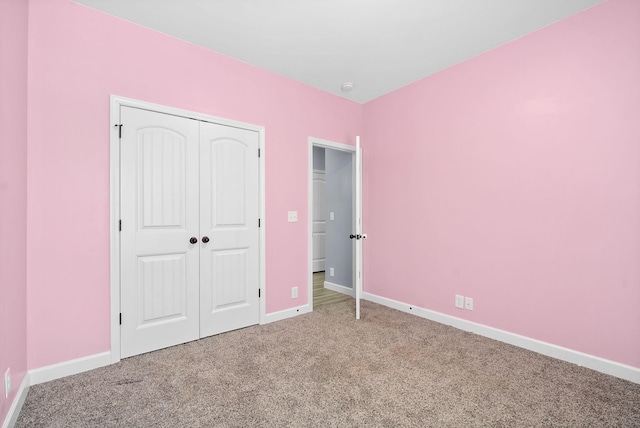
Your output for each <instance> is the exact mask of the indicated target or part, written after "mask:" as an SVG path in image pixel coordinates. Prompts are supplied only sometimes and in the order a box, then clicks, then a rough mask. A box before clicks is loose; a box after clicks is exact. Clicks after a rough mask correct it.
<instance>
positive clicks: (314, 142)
mask: <svg viewBox="0 0 640 428" xmlns="http://www.w3.org/2000/svg"><path fill="white" fill-rule="evenodd" d="M314 146H316V147H323V148H325V149H334V150H340V151H343V152H347V153H351V154H352V156H353V162H352V165H353V172H352V177H353V180H354V183H353V189H355V179H356V171H355V155H356V146H352V145H349V144H342V143H335V142H333V141H328V140H322V139H320V138H315V137H309V168H308V171H309V173H308V174H309V175H308V178H307V183H308V189H307V202H308V207H307V213H308V215H307V263H308V265H307V281H308V284H307V289H308V293H307V295H308V298H309V303H308V307H309V309H310V311H313V219H312V213H313V147H314ZM353 203H354V204H355V195H354V200H353ZM354 208H355V206H354ZM354 213H355V210H354ZM353 226H354V227H355V224H354V225H353ZM354 230H355V229H354ZM352 260H353V262H354V263H355V254H353V255H352ZM353 272H354V276H353V282H352V283H353V285H354V287H355V284H356V281H355V280H356V277H355V275H356V270H355V269H354V270H353ZM354 289H355V288H354Z"/></svg>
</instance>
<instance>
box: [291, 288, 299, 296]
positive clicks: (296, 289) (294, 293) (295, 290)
mask: <svg viewBox="0 0 640 428" xmlns="http://www.w3.org/2000/svg"><path fill="white" fill-rule="evenodd" d="M291 298H292V299H297V298H298V287H291Z"/></svg>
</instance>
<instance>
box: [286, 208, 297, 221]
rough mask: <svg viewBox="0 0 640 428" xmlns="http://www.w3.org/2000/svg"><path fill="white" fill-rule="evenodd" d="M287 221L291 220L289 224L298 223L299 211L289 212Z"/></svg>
mask: <svg viewBox="0 0 640 428" xmlns="http://www.w3.org/2000/svg"><path fill="white" fill-rule="evenodd" d="M287 219H288V220H289V223H294V222H296V221H298V211H289V212H288V213H287Z"/></svg>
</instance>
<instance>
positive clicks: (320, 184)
mask: <svg viewBox="0 0 640 428" xmlns="http://www.w3.org/2000/svg"><path fill="white" fill-rule="evenodd" d="M325 188H326V182H325V178H324V172H314V173H313V218H312V226H313V232H312V235H311V237H312V240H313V271H314V272H321V271H324V268H325V262H326V259H325V253H324V247H325V241H326V236H327V223H326V220H325V217H326V211H327V204H326V197H325V193H326V192H325Z"/></svg>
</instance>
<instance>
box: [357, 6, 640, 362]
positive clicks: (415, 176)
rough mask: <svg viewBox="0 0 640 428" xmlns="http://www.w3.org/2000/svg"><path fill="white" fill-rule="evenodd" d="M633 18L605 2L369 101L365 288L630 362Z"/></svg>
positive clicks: (636, 239)
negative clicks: (459, 298)
mask: <svg viewBox="0 0 640 428" xmlns="http://www.w3.org/2000/svg"><path fill="white" fill-rule="evenodd" d="M639 23H640V2H638V1H637V0H610V1H608V2H606V3H604V4H602V5H600V6H597V7H594V8H592V9H589V10H587V11H585V12H583V13H580V14H578V15H575V16H573V17H571V18H569V19H566V20H563V21H561V22H559V23H556V24H554V25H551V26H549V27H547V28H545V29H542V30H541V31H538V32H535V33H533V34H531V35H529V36H526V37H523V38H521V39H518V40H516V41H514V42H512V43H510V44H507V45H505V46H502V47H500V48H497V49H495V50H492V51H490V52H488V53H486V54H483V55H480V56H478V57H476V58H474V59H472V60H469V61H467V62H465V63H462V64H460V65H457V66H455V67H452V68H450V69H448V70H445V71H443V72H441V73H439V74H437V75H434V76H432V77H430V78H427V79H424V80H421V81H419V82H417V83H415V84H412V85H410V86H408V87H405V88H403V89H401V90H399V91H396V92H394V93H391V94H389V95H387V96H384V97H382V98H379V99H377V100H375V101H372V102H370V103H368V104H366V105H365V108H364V124H365V138H364V139H363V146H364V147H365V159H364V162H365V186H366V188H365V192H366V193H365V198H366V205H365V215H366V218H365V220H366V229H367V232H368V233H369V235H370V237H371V239H368V240H367V243H366V254H365V260H366V270H365V275H366V278H367V281H366V285H365V287H366V291H368V292H370V293H374V294H377V295H380V296H384V297H388V298H391V299H396V300H399V301H403V302H407V303H409V304H412V305H416V306H420V307H423V308H427V309H431V310H434V311H438V312H441V313H445V314H449V315H453V316H456V317H460V318H464V319H468V320H471V321H474V322H478V323H481V324H484V325H488V326H492V327H496V328H499V329H503V330H507V331H510V332H513V333H517V334H521V335H524V336H528V337H531V338H535V339H539V340H542V341H546V342H549V343H553V344H557V345H560V346H563V347H567V348H570V349H573V350H577V351H581V352H584V353H587V354H591V355H595V356H599V357H602V358H606V359H610V360H613V361H617V362H620V363H624V364H628V365H631V366H634V367H640V310H639V309H638V308H639V307H640V25H639ZM399 189H402V191H399ZM455 294H462V295H465V296H470V297H473V298H474V306H475V307H474V310H473V311H465V310H460V309H456V308H455V307H454V295H455Z"/></svg>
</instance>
